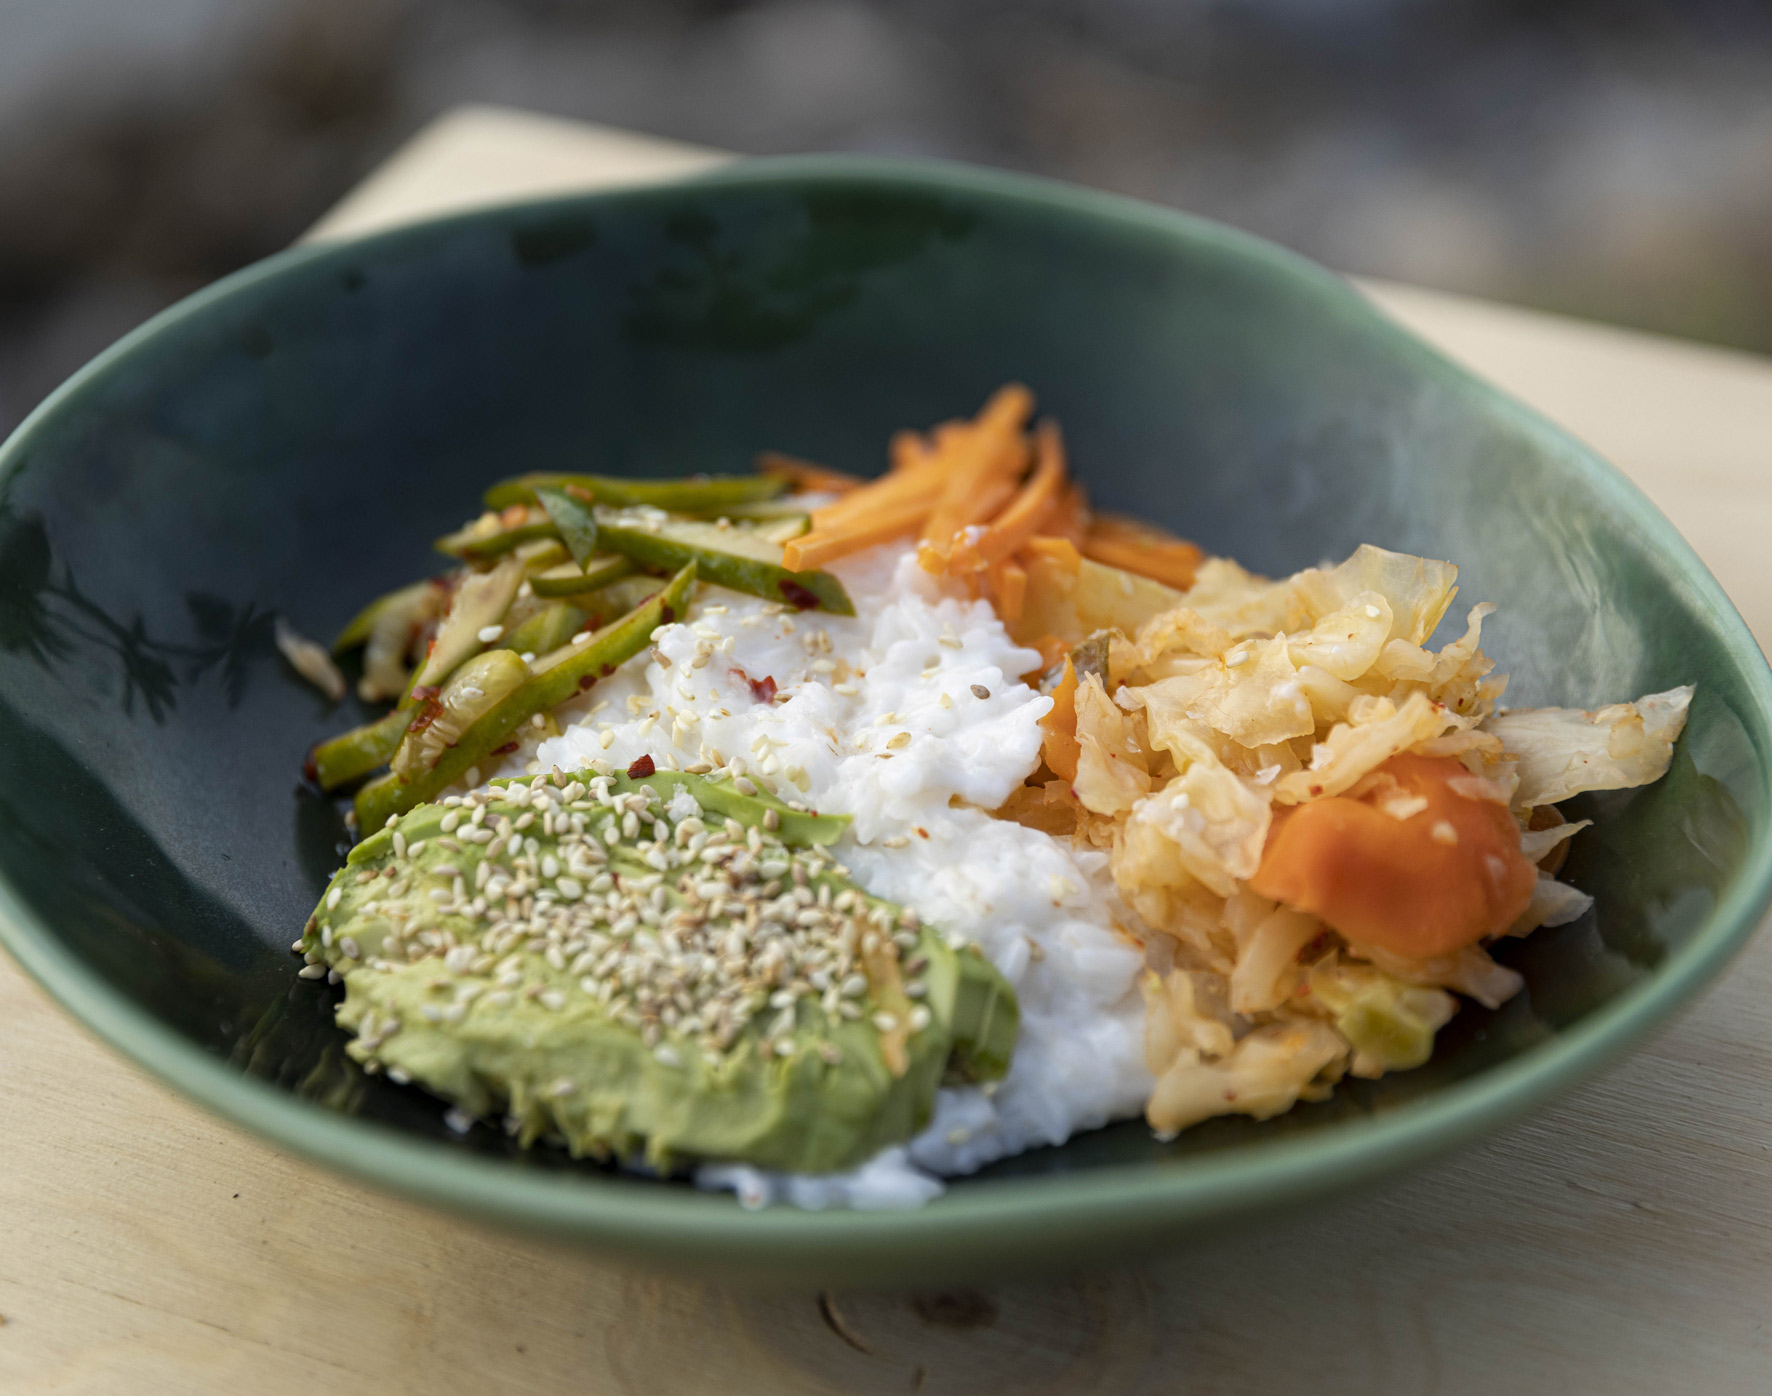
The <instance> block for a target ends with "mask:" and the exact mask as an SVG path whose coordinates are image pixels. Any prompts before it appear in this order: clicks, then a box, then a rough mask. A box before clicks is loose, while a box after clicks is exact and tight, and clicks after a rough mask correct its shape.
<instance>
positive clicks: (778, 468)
mask: <svg viewBox="0 0 1772 1396" xmlns="http://www.w3.org/2000/svg"><path fill="white" fill-rule="evenodd" d="M757 471H758V473H759V474H762V475H773V476H775V477H776V478H777V479H778V480H786V481H788V482H789V483H790V484H792V485H796V486H798V487H799V488H800V489H803V490H819V491H821V492H825V491H828V492H829V493H831V494H848V493H849V491H850V490H853V489H859V488H860V487H861V486H862V484H863V483H864V482H863V481H862V479H861V478H860V477H859V476H856V475H851V474H849V473H848V472H846V471H842V470H832V469H831V468H830V467H829V466H824V465H815V464H814V463H813V462H812V461H809V460H801V459H800V458H799V457H798V456H789V455H783V454H782V453H781V452H780V451H762V452H759V453H758V455H757Z"/></svg>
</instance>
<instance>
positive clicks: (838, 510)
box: [812, 461, 946, 529]
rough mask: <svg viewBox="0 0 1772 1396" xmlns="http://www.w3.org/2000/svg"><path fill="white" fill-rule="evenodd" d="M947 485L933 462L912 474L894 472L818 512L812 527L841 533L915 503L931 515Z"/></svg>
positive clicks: (851, 492)
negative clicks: (853, 524) (876, 515)
mask: <svg viewBox="0 0 1772 1396" xmlns="http://www.w3.org/2000/svg"><path fill="white" fill-rule="evenodd" d="M945 483H946V480H945V476H944V474H943V472H942V469H941V465H940V462H938V461H929V462H926V463H925V464H923V465H919V466H917V467H915V468H914V469H910V470H896V471H892V472H890V473H888V474H885V475H882V476H881V477H880V478H879V479H877V480H870V481H868V483H867V484H865V485H863V486H862V487H861V488H860V489H858V490H851V491H850V492H849V493H848V494H846V495H844V496H843V498H841V499H839V500H837V501H836V503H834V504H826V505H824V506H823V507H821V508H818V509H814V510H813V511H812V527H813V528H814V529H826V528H835V529H841V528H843V527H845V526H846V525H848V524H852V523H858V522H865V521H866V520H868V519H870V518H871V517H873V515H874V514H875V513H876V512H878V511H879V510H881V509H889V508H894V507H896V506H897V505H900V504H905V503H909V502H911V501H913V500H915V501H917V502H920V503H921V504H922V506H923V509H924V512H925V513H927V512H928V510H929V509H931V508H933V507H934V505H935V501H936V499H937V498H938V497H939V496H940V494H941V491H942V487H943V485H944V484H945Z"/></svg>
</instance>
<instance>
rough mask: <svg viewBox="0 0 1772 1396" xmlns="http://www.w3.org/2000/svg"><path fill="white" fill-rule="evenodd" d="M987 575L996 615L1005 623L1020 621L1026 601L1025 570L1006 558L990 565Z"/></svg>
mask: <svg viewBox="0 0 1772 1396" xmlns="http://www.w3.org/2000/svg"><path fill="white" fill-rule="evenodd" d="M987 575H988V576H989V578H990V586H991V604H992V605H994V606H995V607H996V608H997V614H998V615H999V616H1001V617H1002V618H1003V620H1004V622H1005V623H1011V622H1014V621H1018V620H1020V619H1021V611H1022V607H1023V606H1025V605H1026V604H1027V599H1028V574H1027V569H1026V568H1025V567H1023V566H1022V565H1021V564H1020V563H1019V562H1017V561H1015V560H1014V559H1013V558H1007V557H1006V558H1004V559H1003V560H1002V561H1001V562H995V563H992V564H991V570H990V572H989V573H988V574H987Z"/></svg>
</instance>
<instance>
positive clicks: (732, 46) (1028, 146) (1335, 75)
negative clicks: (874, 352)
mask: <svg viewBox="0 0 1772 1396" xmlns="http://www.w3.org/2000/svg"><path fill="white" fill-rule="evenodd" d="M465 101H492V102H504V103H509V104H513V105H518V106H523V107H528V108H532V109H536V110H541V111H547V112H552V113H556V114H559V115H563V116H576V117H584V118H589V119H592V120H596V121H602V122H608V123H612V124H615V125H620V126H626V127H631V128H634V129H637V130H641V131H648V132H653V133H657V134H660V135H667V136H674V137H677V138H679V139H683V140H689V141H696V142H702V143H706V144H710V145H717V146H722V147H726V148H729V149H736V150H740V151H745V152H754V153H773V152H781V151H794V150H806V149H841V150H865V151H882V152H890V153H909V154H928V155H941V156H949V157H954V158H958V159H964V160H976V161H983V162H987V163H991V164H996V165H1003V166H1009V167H1013V168H1017V169H1023V170H1030V171H1035V172H1038V173H1042V174H1049V175H1056V176H1059V177H1062V178H1065V179H1071V180H1076V181H1080V182H1082V183H1086V184H1091V185H1096V186H1099V187H1102V188H1106V189H1112V190H1117V191H1120V192H1124V193H1129V194H1136V195H1140V196H1142V197H1145V198H1149V199H1155V200H1159V201H1161V202H1164V203H1169V204H1173V205H1176V206H1178V207H1181V208H1186V209H1189V210H1192V211H1195V212H1198V213H1204V214H1208V215H1210V216H1212V217H1215V218H1221V219H1224V220H1226V221H1228V222H1231V223H1235V224H1238V225H1240V226H1242V227H1245V228H1248V229H1251V230H1253V231H1255V232H1258V233H1262V234H1264V235H1266V236H1268V237H1271V238H1275V239H1277V240H1278V241H1280V242H1283V243H1286V244H1287V245H1289V246H1291V247H1294V248H1296V249H1298V250H1300V251H1302V252H1304V253H1307V254H1308V255H1310V256H1312V257H1315V258H1318V259H1319V260H1322V261H1324V262H1327V263H1329V264H1331V265H1333V266H1336V267H1339V268H1342V269H1344V270H1348V271H1353V272H1362V273H1368V274H1374V275H1380V276H1387V277H1393V278H1398V279H1402V280H1408V281H1415V282H1419V283H1422V284H1426V285H1432V286H1438V287H1443V288H1446V289H1450V290H1456V291H1463V292H1468V293H1472V294H1476V295H1482V296H1488V297H1492V298H1495V299H1500V300H1506V301H1512V302H1517V303H1521V304H1527V305H1534V306H1539V307H1543V308H1547V309H1552V310H1559V311H1566V312H1570V313H1573V314H1578V315H1584V316H1589V317H1592V318H1596V319H1602V320H1610V321H1615V322H1618V323H1621V324H1628V325H1634V326H1639V327H1643V328H1648V329H1654V330H1660V331H1665V332H1668V333H1673V334H1678V335H1684V336H1688V337H1691V338H1695V339H1703V340H1709V341H1712V342H1715V343H1719V344H1726V345H1732V346H1738V347H1743V348H1750V349H1759V350H1772V5H1767V4H1765V3H1762V2H1761V0H895V2H889V0H755V2H754V3H741V0H611V2H610V3H593V2H592V0H576V2H575V0H0V431H4V430H7V429H10V427H11V426H12V425H14V424H15V423H16V422H17V421H18V419H19V418H21V417H22V416H23V415H24V414H25V413H26V412H27V411H28V410H29V409H30V408H31V406H33V405H34V404H35V403H36V402H37V401H38V400H39V399H40V398H41V397H42V396H43V395H44V394H45V393H46V392H48V391H49V390H50V389H51V388H52V387H54V386H55V384H56V383H58V382H59V381H60V380H61V379H62V378H64V377H66V376H67V375H68V374H69V373H70V372H72V371H73V370H74V369H75V368H77V367H78V366H79V365H80V364H81V363H82V362H84V361H85V360H86V359H87V358H89V357H91V355H92V354H94V353H96V352H97V351H98V350H99V349H101V348H103V347H104V346H105V345H106V344H107V343H109V342H110V341H111V340H113V339H115V338H116V337H117V336H118V335H120V334H122V333H123V332H124V331H126V330H128V329H129V328H131V327H132V326H133V325H135V324H137V323H139V322H140V321H141V320H142V319H144V318H146V317H147V316H148V315H150V314H151V313H153V312H154V311H155V310H157V309H158V308H160V307H161V306H163V305H166V304H168V303H169V302H171V301H173V300H175V299H177V298H178V297H179V296H181V295H183V294H185V293H186V292H188V291H190V290H192V289H194V288H196V287H197V286H200V285H202V284H203V283H204V282H207V281H210V280H213V279H214V278H215V277H217V276H220V275H222V274H223V273H225V272H227V271H230V270H232V269H233V268H235V267H238V266H241V265H243V264H244V263H246V262H249V261H252V260H253V259H255V258H257V257H260V256H263V255H265V254H267V253H269V252H272V251H274V250H276V249H277V248H279V247H281V246H283V245H285V244H286V243H288V242H289V241H291V240H292V239H293V238H295V237H297V236H299V234H300V233H301V232H302V230H303V229H304V228H305V227H306V226H307V225H309V224H310V223H311V222H313V221H314V220H315V219H316V218H317V217H318V216H319V215H320V214H321V213H322V212H323V211H324V210H325V209H326V208H327V207H328V205H329V204H331V203H332V202H333V201H334V200H335V199H336V198H338V197H339V195H341V194H342V193H344V191H345V190H346V189H348V188H349V187H350V186H351V184H352V183H353V182H354V181H356V180H357V179H358V178H359V177H361V176H362V175H363V174H364V173H365V172H366V171H368V170H369V169H370V168H372V167H373V166H374V165H375V163H376V162H377V161H379V160H380V159H381V158H383V157H384V156H385V155H387V154H388V153H389V152H390V151H391V150H393V149H394V148H395V147H396V146H397V145H398V144H399V143H400V142H401V141H402V140H403V139H405V138H406V137H407V136H409V135H411V134H412V133H413V132H414V131H415V130H416V129H418V127H420V126H421V125H422V124H423V123H424V122H425V121H426V120H428V119H429V118H430V117H432V116H434V115H436V114H437V113H439V112H441V111H443V110H445V109H447V108H448V107H450V106H453V105H455V104H458V103H461V102H465Z"/></svg>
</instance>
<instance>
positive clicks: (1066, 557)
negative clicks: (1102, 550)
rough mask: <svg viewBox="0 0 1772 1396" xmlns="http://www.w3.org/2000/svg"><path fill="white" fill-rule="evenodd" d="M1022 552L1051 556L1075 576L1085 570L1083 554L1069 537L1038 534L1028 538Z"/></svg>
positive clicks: (1037, 555) (1050, 557)
mask: <svg viewBox="0 0 1772 1396" xmlns="http://www.w3.org/2000/svg"><path fill="white" fill-rule="evenodd" d="M1022 552H1024V553H1026V554H1028V555H1029V556H1030V557H1043V558H1049V559H1050V560H1051V561H1053V562H1056V563H1057V564H1058V565H1059V566H1060V567H1062V568H1064V570H1065V571H1067V572H1069V573H1070V574H1071V575H1072V576H1073V577H1074V576H1076V575H1077V573H1079V572H1081V571H1082V570H1083V554H1082V553H1080V552H1078V551H1077V545H1076V544H1075V543H1073V542H1071V540H1070V539H1068V538H1048V537H1046V536H1044V535H1043V534H1042V535H1038V536H1036V537H1033V538H1030V539H1028V540H1027V542H1026V543H1025V544H1024V545H1023V546H1022Z"/></svg>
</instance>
